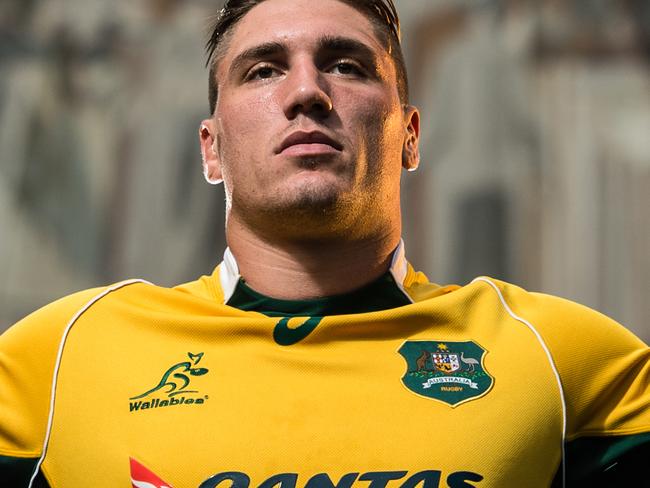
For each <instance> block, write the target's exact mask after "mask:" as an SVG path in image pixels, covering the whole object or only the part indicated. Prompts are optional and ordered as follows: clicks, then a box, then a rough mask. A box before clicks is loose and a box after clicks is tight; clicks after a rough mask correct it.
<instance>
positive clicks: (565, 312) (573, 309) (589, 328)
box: [470, 277, 643, 348]
mask: <svg viewBox="0 0 650 488" xmlns="http://www.w3.org/2000/svg"><path fill="white" fill-rule="evenodd" d="M470 286H478V287H480V288H481V289H482V290H483V292H487V293H493V294H494V300H495V301H496V302H497V304H499V305H500V306H501V307H502V308H503V310H504V311H505V312H506V313H508V314H509V315H510V316H511V317H512V318H513V319H515V320H517V321H519V322H520V323H522V324H525V325H527V326H529V327H531V328H532V329H534V330H536V331H538V332H539V333H540V334H542V336H543V337H545V338H546V337H548V338H549V340H551V341H553V340H556V341H560V342H561V343H563V344H571V343H573V344H574V346H575V342H574V341H575V340H578V339H583V338H585V337H590V338H592V339H594V340H596V339H597V340H599V341H603V342H608V341H611V342H609V343H610V344H611V345H612V346H614V345H615V344H621V345H623V346H624V347H626V348H627V347H642V346H643V343H642V341H641V340H640V339H638V338H637V337H636V336H635V335H634V334H632V333H631V332H630V331H628V330H627V329H625V328H624V327H623V326H622V325H621V324H619V323H618V322H616V321H615V320H613V319H612V318H610V317H608V316H606V315H604V314H603V313H601V312H599V311H597V310H595V309H593V308H590V307H587V306H585V305H582V304H580V303H577V302H574V301H572V300H569V299H566V298H562V297H559V296H555V295H551V294H547V293H540V292H535V291H528V290H526V289H524V288H522V287H520V286H517V285H515V284H512V283H508V282H505V281H501V280H497V279H494V278H488V277H479V278H476V279H475V280H474V281H473V282H472V285H470ZM583 343H584V341H583ZM558 345H559V344H558ZM585 346H586V344H585Z"/></svg>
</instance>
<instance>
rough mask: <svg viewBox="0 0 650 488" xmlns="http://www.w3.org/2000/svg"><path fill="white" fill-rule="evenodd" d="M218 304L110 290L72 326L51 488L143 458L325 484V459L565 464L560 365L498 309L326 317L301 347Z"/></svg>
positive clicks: (352, 479)
mask: <svg viewBox="0 0 650 488" xmlns="http://www.w3.org/2000/svg"><path fill="white" fill-rule="evenodd" d="M438 302H440V301H438ZM226 308H228V307H221V309H226ZM213 312H214V313H213V314H212V315H206V314H200V315H198V314H194V313H192V310H191V309H189V308H187V307H186V306H178V307H171V308H170V309H169V310H166V311H165V312H164V313H156V314H152V313H151V311H139V310H131V309H129V307H125V306H121V305H120V306H117V305H116V306H113V305H110V304H109V305H106V306H103V307H97V309H96V310H93V311H92V312H91V313H88V314H87V315H85V316H83V317H82V318H81V319H80V320H79V322H78V323H77V324H75V326H74V327H73V329H72V330H71V333H70V335H69V337H68V340H67V342H66V345H65V349H64V355H63V361H62V363H61V369H60V373H59V376H58V385H57V394H56V403H55V410H54V421H53V429H52V436H51V439H50V443H49V447H48V452H47V456H46V459H45V463H44V465H43V468H44V471H45V473H46V474H47V476H48V478H49V480H50V482H51V484H52V486H53V488H59V487H68V486H71V487H74V486H88V485H92V486H96V487H100V488H101V487H116V486H130V485H129V483H130V478H131V473H130V471H129V458H130V457H132V458H134V459H136V460H137V461H138V462H140V463H142V464H143V465H144V466H146V467H147V468H149V469H150V470H151V471H152V472H154V473H155V474H156V475H157V476H158V477H160V478H161V479H163V480H165V481H166V482H167V483H168V484H169V485H170V486H173V487H175V488H181V487H188V488H199V487H201V488H211V487H213V486H220V487H226V488H227V487H229V486H230V485H231V484H232V485H233V488H247V487H248V486H250V487H251V488H252V487H258V486H261V485H264V482H265V480H270V481H266V485H264V486H266V487H267V488H268V487H270V486H271V485H272V483H275V484H279V486H281V488H293V487H294V486H295V487H297V488H302V487H304V486H309V487H310V488H320V486H327V483H325V484H323V482H324V481H323V480H324V479H325V478H323V476H322V475H320V474H323V473H324V474H325V475H326V476H327V478H328V479H330V480H331V481H332V483H333V484H337V483H338V484H339V487H340V488H347V487H348V486H350V487H354V488H357V487H359V488H361V487H363V488H365V487H368V486H370V485H372V488H383V487H384V486H386V487H388V488H398V487H400V486H403V487H405V488H410V487H411V486H416V485H417V486H423V488H437V487H450V488H456V487H463V486H477V487H497V486H504V481H503V480H505V479H507V480H508V483H509V484H510V485H511V486H515V485H516V486H527V487H535V486H540V487H541V486H548V485H549V483H550V480H551V479H552V477H553V475H554V473H555V470H556V468H557V465H558V463H559V460H560V446H561V444H562V438H561V431H562V427H561V425H562V412H561V405H560V402H559V398H558V393H557V385H556V381H555V378H554V376H553V373H552V370H551V368H550V366H549V364H548V360H547V358H546V356H545V354H544V352H543V350H542V348H541V347H540V344H539V343H538V342H537V340H536V338H535V337H534V335H533V334H532V333H531V332H530V331H529V330H528V329H526V328H525V327H523V326H522V325H521V324H519V323H516V322H514V321H513V320H512V319H510V318H509V317H508V316H506V315H504V314H503V313H502V312H500V311H498V310H496V309H494V310H493V309H485V308H484V309H483V310H482V311H481V312H480V313H478V312H477V309H476V308H469V309H466V310H461V311H454V312H453V313H451V312H449V311H448V310H441V309H440V308H439V305H438V304H436V305H434V304H431V305H428V304H427V303H426V302H424V303H420V304H417V305H412V306H407V307H402V308H400V309H396V310H393V311H386V312H375V313H372V314H360V315H356V316H337V317H326V318H324V319H323V320H322V321H321V322H320V323H319V324H318V326H317V327H316V329H315V330H314V331H313V332H312V333H311V334H309V335H307V336H306V337H305V338H303V339H302V340H300V341H298V342H296V343H295V344H293V345H289V346H281V345H279V344H277V343H276V342H275V340H274V336H273V331H274V329H275V328H277V327H278V322H279V321H280V320H281V319H279V318H267V317H263V316H261V315H258V314H245V313H241V314H239V315H236V314H230V316H223V315H224V314H222V313H221V312H220V308H219V307H215V308H214V310H213ZM305 320H306V319H304V318H303V319H300V318H296V319H292V320H291V321H289V326H290V328H293V330H299V329H300V327H301V325H302V324H303V323H304V322H305ZM472 344H474V345H472ZM409 348H410V349H409ZM477 348H478V349H477ZM481 350H482V351H484V354H483V356H482V357H480V356H479V354H477V353H476V351H481ZM400 351H402V352H401V353H400ZM471 368H474V369H473V370H472V369H471ZM479 370H480V371H483V372H485V373H486V374H487V375H488V376H489V377H490V378H492V380H491V382H490V383H489V387H487V388H485V385H486V384H487V383H485V382H486V381H490V380H489V379H487V377H484V378H483V379H482V381H484V383H483V384H481V383H479V382H478V380H475V379H473V378H476V376H475V374H476V373H477V371H479ZM463 372H464V373H463ZM409 373H411V374H412V375H415V376H413V378H416V380H417V381H416V383H413V382H411V383H410V385H411V386H409V384H407V382H405V380H404V378H405V377H406V376H407V375H408V374H409ZM417 374H419V375H420V376H417ZM463 374H464V375H465V376H463ZM473 375H474V376H473ZM451 377H454V378H468V380H467V381H469V383H468V382H467V381H465V380H453V381H451V380H448V378H451ZM418 378H420V379H419V380H418ZM440 378H442V379H440ZM414 381H415V380H414ZM448 381H449V382H448ZM462 381H465V382H464V383H463V382H462ZM447 382H448V383H447ZM472 383H474V384H475V388H474V389H476V390H477V391H476V392H473V391H471V390H472V386H471V384H472ZM426 384H429V388H426V387H425V386H424V385H426ZM413 385H415V386H413ZM476 385H478V386H476ZM443 387H444V388H449V390H443V389H442V388H443ZM431 388H433V389H436V388H437V390H435V391H436V393H435V394H432V395H433V396H428V395H430V393H429V392H430V391H432V390H431ZM457 388H464V389H465V390H467V394H468V395H470V397H469V398H468V399H461V400H462V401H457V400H458V397H457V396H454V395H457V394H460V393H458V391H456V390H454V389H457ZM474 393H476V395H474ZM471 395H474V396H471ZM506 425H507V427H503V426H506ZM80 440H83V441H82V443H81V444H80ZM226 472H229V473H239V474H237V475H231V477H230V478H228V477H227V476H226V477H225V478H224V477H223V476H222V477H221V478H220V477H219V474H220V473H226ZM373 473H374V474H373ZM377 473H384V474H383V475H382V474H377ZM385 473H392V474H385ZM281 474H286V475H285V476H284V477H282V476H280V477H278V478H273V477H274V476H275V475H281ZM240 475H241V476H240ZM233 476H234V478H233ZM237 476H240V477H239V478H237ZM319 476H320V478H319ZM479 478H480V479H479ZM209 479H211V480H212V481H206V480H209ZM246 480H248V481H246ZM274 480H275V481H274ZM314 480H315V481H314ZM513 483H515V484H513ZM244 484H246V486H244Z"/></svg>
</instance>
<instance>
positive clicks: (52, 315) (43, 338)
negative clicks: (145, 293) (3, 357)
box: [0, 280, 146, 349]
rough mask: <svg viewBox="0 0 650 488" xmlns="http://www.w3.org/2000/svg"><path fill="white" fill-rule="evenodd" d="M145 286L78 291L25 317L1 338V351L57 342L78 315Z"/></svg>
mask: <svg viewBox="0 0 650 488" xmlns="http://www.w3.org/2000/svg"><path fill="white" fill-rule="evenodd" d="M137 283H146V282H145V281H143V280H125V281H121V282H118V283H114V284H112V285H107V286H100V287H96V288H89V289H86V290H82V291H78V292H76V293H72V294H70V295H67V296H64V297H62V298H59V299H58V300H55V301H53V302H51V303H49V304H47V305H45V306H44V307H41V308H39V309H38V310H36V311H34V312H32V313H31V314H29V315H27V316H26V317H25V318H23V319H22V320H20V321H19V322H17V323H16V324H14V325H13V326H12V327H10V328H9V329H7V330H6V331H5V332H4V333H3V334H2V335H1V336H0V348H2V349H5V348H7V347H11V345H14V344H16V345H17V344H33V343H38V344H41V345H42V344H44V343H47V342H48V341H49V339H50V338H51V339H52V340H58V338H59V337H60V335H61V334H62V333H63V332H64V330H65V328H66V327H67V326H68V325H69V324H70V323H71V322H73V321H74V320H75V319H76V318H78V317H79V316H80V315H81V314H83V313H84V312H86V311H88V310H89V309H91V308H92V307H93V306H94V305H95V304H97V303H99V302H100V301H101V300H102V299H103V298H105V297H106V296H108V295H110V294H111V293H112V292H114V291H117V290H120V289H122V288H126V287H128V286H129V285H134V284H137Z"/></svg>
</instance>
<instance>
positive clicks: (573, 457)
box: [553, 432, 650, 487]
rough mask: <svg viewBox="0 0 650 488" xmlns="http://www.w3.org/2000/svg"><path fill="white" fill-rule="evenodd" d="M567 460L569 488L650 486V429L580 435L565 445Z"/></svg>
mask: <svg viewBox="0 0 650 488" xmlns="http://www.w3.org/2000/svg"><path fill="white" fill-rule="evenodd" d="M565 461H566V467H567V469H566V480H567V487H582V486H584V487H587V486H588V487H605V486H608V487H613V486H621V487H622V486H646V485H645V484H639V483H642V482H646V483H648V486H650V474H649V472H648V462H649V461H650V432H645V433H641V434H634V435H618V436H601V437H580V438H578V439H575V440H573V441H571V442H568V443H567V444H566V454H565ZM556 478H561V468H560V470H558V474H557V476H556ZM556 481H559V480H556ZM553 486H560V485H559V484H557V485H555V484H554V485H553Z"/></svg>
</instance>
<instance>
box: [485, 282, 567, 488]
mask: <svg viewBox="0 0 650 488" xmlns="http://www.w3.org/2000/svg"><path fill="white" fill-rule="evenodd" d="M477 281H483V282H484V283H487V284H488V285H490V286H491V287H492V288H493V289H494V291H495V292H496V293H497V296H498V297H499V300H500V301H501V304H502V305H503V308H505V309H506V312H508V315H510V316H511V317H512V318H513V319H515V320H517V321H518V322H521V323H522V324H524V325H526V326H527V327H528V328H529V329H530V330H531V331H532V332H533V334H535V337H537V340H538V341H539V343H540V344H541V346H542V349H544V352H545V353H546V357H547V359H548V362H549V364H550V365H551V369H552V370H553V374H554V375H555V380H556V381H557V386H558V389H559V392H560V401H561V403H562V446H561V448H562V449H561V452H562V486H563V487H564V486H566V463H565V461H566V459H565V449H564V442H565V439H566V430H567V408H566V401H565V399H564V388H563V387H562V379H561V378H560V373H559V372H558V370H557V366H556V365H555V361H553V355H552V354H551V351H550V350H549V348H548V346H547V345H546V342H544V338H543V337H542V335H541V334H540V333H539V332H538V331H537V329H536V328H535V326H534V325H533V324H531V323H530V322H529V321H528V320H526V319H524V318H523V317H520V316H519V315H517V314H516V313H514V312H513V311H512V309H511V308H510V306H509V305H508V303H507V302H506V300H505V298H504V297H503V294H502V293H501V290H500V289H499V287H498V286H497V285H496V284H494V283H493V282H492V281H491V280H489V279H487V278H485V277H483V276H481V277H478V278H475V279H474V280H473V281H472V283H475V282H477Z"/></svg>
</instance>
